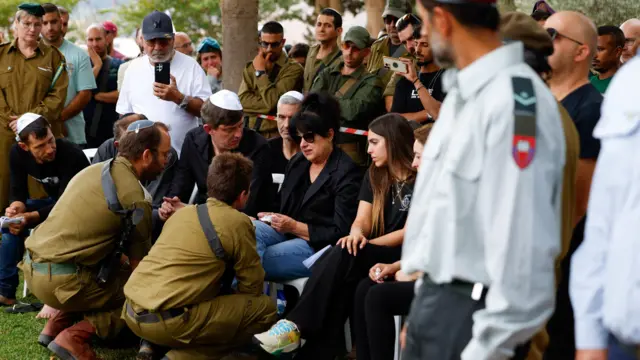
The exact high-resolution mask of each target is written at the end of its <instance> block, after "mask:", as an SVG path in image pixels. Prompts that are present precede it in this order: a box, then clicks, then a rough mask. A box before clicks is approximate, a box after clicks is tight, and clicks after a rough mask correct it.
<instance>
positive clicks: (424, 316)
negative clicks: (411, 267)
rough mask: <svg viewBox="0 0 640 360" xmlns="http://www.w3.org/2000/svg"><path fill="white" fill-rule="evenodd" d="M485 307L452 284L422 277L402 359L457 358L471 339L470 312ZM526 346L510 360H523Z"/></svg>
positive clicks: (412, 309) (410, 315) (442, 359)
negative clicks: (422, 280)
mask: <svg viewBox="0 0 640 360" xmlns="http://www.w3.org/2000/svg"><path fill="white" fill-rule="evenodd" d="M484 306H485V305H484V298H483V299H481V300H479V301H476V300H473V299H472V298H471V296H466V295H464V294H462V293H461V292H460V291H458V290H456V289H454V288H453V287H451V285H436V284H433V283H432V282H430V281H428V280H425V282H424V283H423V284H422V286H421V288H420V291H419V293H418V295H417V296H416V297H415V299H414V301H413V303H412V304H411V311H410V313H409V325H408V327H407V339H406V340H407V342H406V347H405V349H404V352H403V353H402V360H423V359H438V360H460V356H461V355H462V351H463V350H464V348H465V347H466V346H467V344H468V343H469V341H470V340H471V335H472V333H471V329H472V327H473V318H472V315H473V313H475V312H476V311H478V310H481V309H483V308H484ZM529 345H530V344H526V345H523V346H519V347H518V348H517V349H515V356H514V357H513V359H514V360H516V359H517V360H523V359H526V357H527V354H528V352H529Z"/></svg>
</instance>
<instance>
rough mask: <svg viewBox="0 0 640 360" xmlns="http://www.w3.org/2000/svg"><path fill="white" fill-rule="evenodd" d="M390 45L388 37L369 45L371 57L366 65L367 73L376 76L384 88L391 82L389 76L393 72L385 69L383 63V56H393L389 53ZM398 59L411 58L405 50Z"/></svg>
mask: <svg viewBox="0 0 640 360" xmlns="http://www.w3.org/2000/svg"><path fill="white" fill-rule="evenodd" d="M390 45H391V38H389V36H384V37H382V38H380V39H378V40H376V42H374V43H373V45H371V55H369V62H368V63H367V71H369V72H370V73H372V74H376V75H378V76H379V77H380V80H382V83H383V84H384V85H385V86H386V85H387V84H388V83H389V80H391V75H393V71H391V70H389V69H387V68H385V67H384V62H383V58H384V57H385V56H393V54H390V53H389V52H390V50H389V48H390ZM400 46H403V45H400ZM399 57H402V58H411V55H410V54H409V53H408V52H407V51H406V49H405V51H404V53H402V54H401V55H400V56H399ZM397 80H398V79H396V82H397ZM394 88H395V84H394Z"/></svg>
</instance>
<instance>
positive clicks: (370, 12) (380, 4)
mask: <svg viewBox="0 0 640 360" xmlns="http://www.w3.org/2000/svg"><path fill="white" fill-rule="evenodd" d="M384 4H385V0H365V1H364V6H365V8H366V10H367V30H369V35H371V37H372V38H374V39H376V38H377V37H378V33H379V32H380V30H382V29H383V28H384V22H383V21H382V12H383V11H384ZM346 30H347V29H345V31H346Z"/></svg>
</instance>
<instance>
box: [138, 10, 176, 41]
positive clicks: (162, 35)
mask: <svg viewBox="0 0 640 360" xmlns="http://www.w3.org/2000/svg"><path fill="white" fill-rule="evenodd" d="M142 37H143V38H144V39H145V40H153V39H171V38H173V22H171V18H170V17H169V15H167V14H165V13H163V12H160V11H158V10H154V11H153V12H152V13H151V14H149V15H147V16H145V17H144V20H142Z"/></svg>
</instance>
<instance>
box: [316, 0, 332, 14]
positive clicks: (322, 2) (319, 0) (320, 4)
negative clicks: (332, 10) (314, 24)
mask: <svg viewBox="0 0 640 360" xmlns="http://www.w3.org/2000/svg"><path fill="white" fill-rule="evenodd" d="M329 6H330V5H329V0H316V14H319V13H320V10H322V9H324V8H326V7H329Z"/></svg>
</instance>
